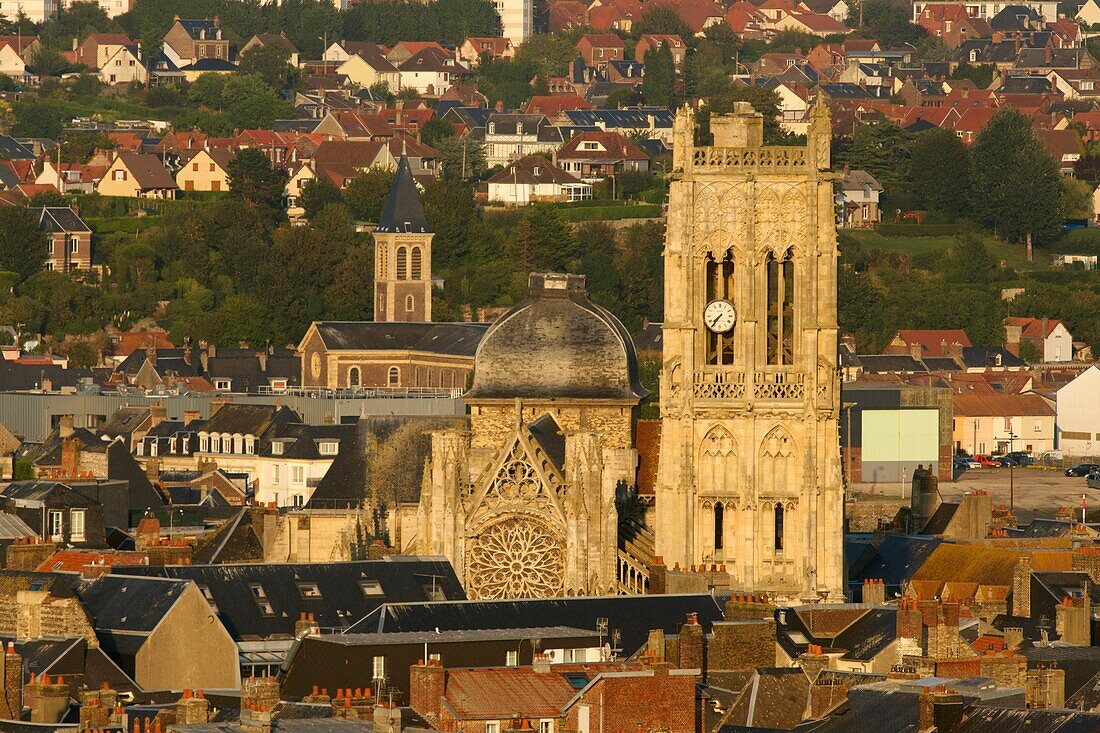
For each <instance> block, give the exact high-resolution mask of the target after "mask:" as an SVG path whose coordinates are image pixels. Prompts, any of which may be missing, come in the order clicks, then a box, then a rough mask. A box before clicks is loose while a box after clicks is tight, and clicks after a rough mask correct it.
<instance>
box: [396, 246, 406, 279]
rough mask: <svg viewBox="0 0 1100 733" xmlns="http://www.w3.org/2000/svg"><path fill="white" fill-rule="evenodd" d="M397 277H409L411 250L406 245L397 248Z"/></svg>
mask: <svg viewBox="0 0 1100 733" xmlns="http://www.w3.org/2000/svg"><path fill="white" fill-rule="evenodd" d="M397 279H398V280H408V279H409V250H408V248H406V247H398V248H397Z"/></svg>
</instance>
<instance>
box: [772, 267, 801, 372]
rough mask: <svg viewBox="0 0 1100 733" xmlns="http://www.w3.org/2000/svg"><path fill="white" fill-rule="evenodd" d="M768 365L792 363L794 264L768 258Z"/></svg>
mask: <svg viewBox="0 0 1100 733" xmlns="http://www.w3.org/2000/svg"><path fill="white" fill-rule="evenodd" d="M767 270H768V273H767V276H768V298H767V304H768V312H767V328H768V364H772V365H776V366H782V365H790V364H793V363H794V260H792V259H791V252H790V250H788V251H787V252H786V254H784V255H783V257H782V259H777V258H776V256H775V255H774V254H769V255H768V261H767Z"/></svg>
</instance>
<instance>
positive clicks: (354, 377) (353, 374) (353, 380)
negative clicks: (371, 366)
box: [348, 367, 361, 389]
mask: <svg viewBox="0 0 1100 733" xmlns="http://www.w3.org/2000/svg"><path fill="white" fill-rule="evenodd" d="M360 381H361V380H360V377H359V367H352V368H351V369H348V386H349V387H351V388H352V389H358V388H359V385H360Z"/></svg>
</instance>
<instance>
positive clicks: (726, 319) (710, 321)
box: [703, 300, 737, 333]
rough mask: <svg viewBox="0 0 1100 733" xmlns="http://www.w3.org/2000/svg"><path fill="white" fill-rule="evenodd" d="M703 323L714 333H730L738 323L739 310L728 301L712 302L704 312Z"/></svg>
mask: <svg viewBox="0 0 1100 733" xmlns="http://www.w3.org/2000/svg"><path fill="white" fill-rule="evenodd" d="M703 323H704V324H705V325H706V327H707V328H709V329H710V330H711V331H713V332H714V333H729V331H730V329H732V328H733V324H735V323H737V309H736V308H734V307H733V303H731V302H729V301H728V300H712V301H711V302H709V303H707V307H706V308H705V309H704V310H703Z"/></svg>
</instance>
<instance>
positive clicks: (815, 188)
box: [655, 102, 844, 600]
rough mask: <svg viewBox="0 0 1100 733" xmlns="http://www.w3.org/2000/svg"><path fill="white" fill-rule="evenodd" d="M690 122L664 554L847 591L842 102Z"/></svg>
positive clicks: (668, 289) (738, 575)
mask: <svg viewBox="0 0 1100 733" xmlns="http://www.w3.org/2000/svg"><path fill="white" fill-rule="evenodd" d="M710 124H711V131H712V133H713V136H714V142H713V145H711V146H696V145H695V142H694V138H695V132H696V130H695V116H694V114H693V112H692V111H691V110H690V109H687V108H685V109H682V110H681V111H680V112H679V113H678V114H677V116H676V122H675V129H674V133H673V134H674V152H673V168H674V173H673V182H672V185H671V190H670V194H669V213H668V229H667V235H666V236H667V242H666V247H665V255H664V258H665V322H664V327H663V328H664V355H663V366H662V373H661V456H660V469H659V475H658V482H657V496H656V510H657V520H656V525H657V526H656V528H655V529H656V554H658V555H661V556H663V558H664V561H665V563H666V564H668V565H669V566H671V565H673V563H675V562H679V563H680V564H681V565H692V564H699V563H706V564H708V565H711V564H715V565H725V568H726V571H727V572H728V573H729V574H730V575H731V583H732V587H733V588H735V589H740V590H747V591H753V592H764V593H769V594H772V595H774V596H776V597H778V598H782V599H789V600H802V599H807V600H808V599H814V600H817V599H822V598H828V599H837V600H839V599H843V597H844V584H843V557H842V539H843V535H842V532H843V527H842V523H843V513H844V490H843V485H842V482H841V474H840V441H839V433H838V418H839V413H840V403H839V396H840V385H839V376H838V372H837V305H836V284H837V246H836V226H835V214H834V208H833V174H831V173H830V172H829V168H830V161H829V144H830V136H831V131H830V123H829V113H828V109H827V108H825V107H824V106H823V105H821V104H819V105H818V106H816V107H814V108H813V110H812V111H811V121H810V126H809V132H808V135H807V142H806V145H805V146H782V147H780V146H765V145H764V133H763V118H762V116H761V115H760V114H759V113H757V112H755V111H754V110H753V108H752V107H751V105H749V104H748V103H744V102H741V103H737V104H736V105H735V109H734V111H733V112H732V113H731V114H726V115H717V114H716V115H714V116H712V118H711V123H710Z"/></svg>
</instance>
